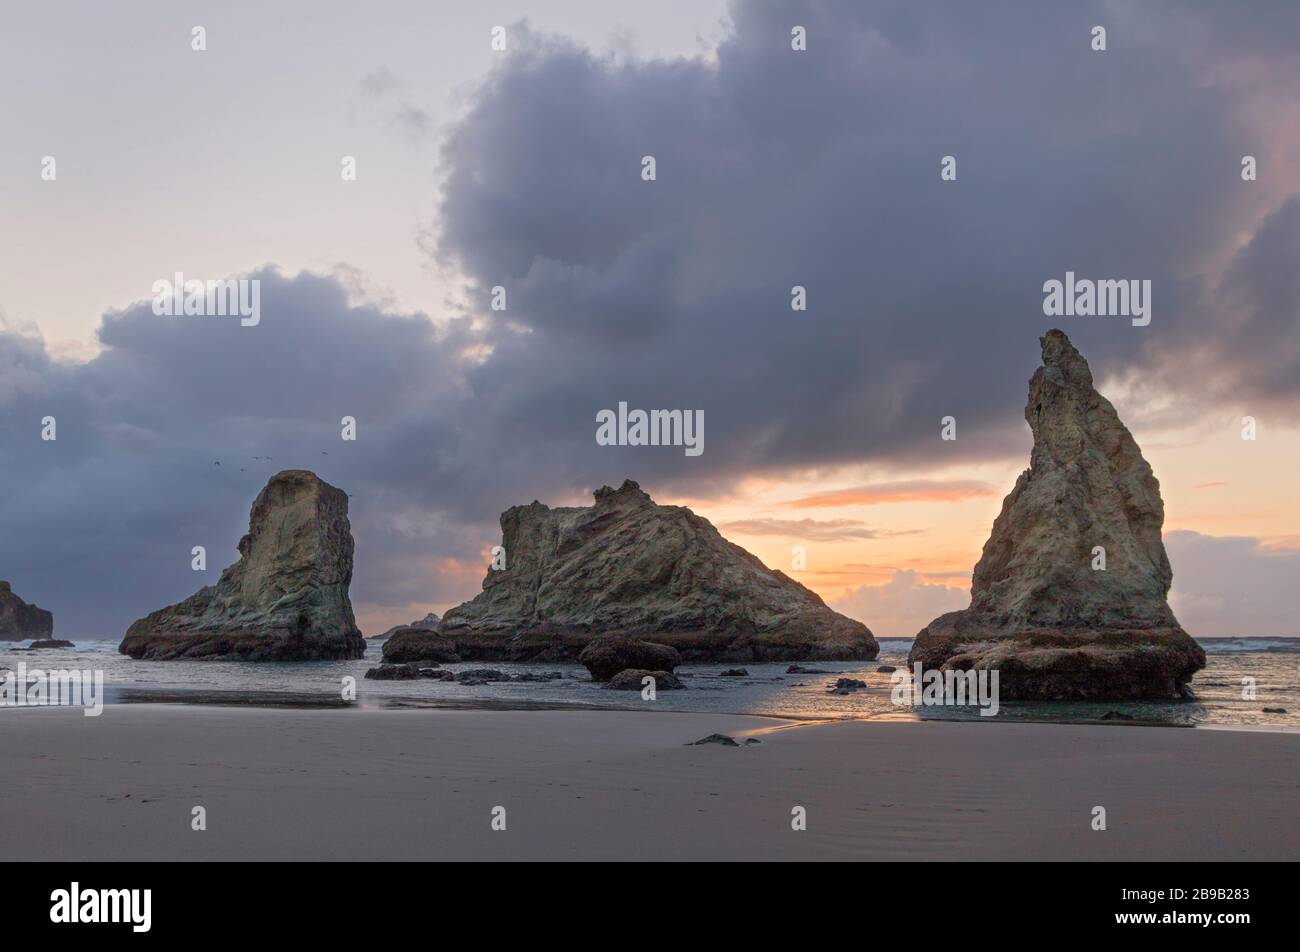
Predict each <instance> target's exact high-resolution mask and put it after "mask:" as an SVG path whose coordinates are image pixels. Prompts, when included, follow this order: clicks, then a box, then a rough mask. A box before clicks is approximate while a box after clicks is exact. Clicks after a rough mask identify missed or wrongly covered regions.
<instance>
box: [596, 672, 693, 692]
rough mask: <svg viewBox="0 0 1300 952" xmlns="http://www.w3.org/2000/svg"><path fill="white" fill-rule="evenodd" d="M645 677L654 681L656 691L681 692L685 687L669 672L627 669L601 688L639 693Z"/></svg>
mask: <svg viewBox="0 0 1300 952" xmlns="http://www.w3.org/2000/svg"><path fill="white" fill-rule="evenodd" d="M646 677H651V678H654V679H655V690H656V691H681V690H684V689H685V687H686V685H684V684H682V682H681V680H680V679H679V678H678V677H677V675H675V674H673V673H672V672H671V671H646V670H644V669H640V668H628V669H627V670H626V671H620V672H619V673H618V674H616V675H614V676H613V677H612V678H610V679H609V680H608V681H607V682H605V684H603V685H602V687H606V688H609V689H610V690H611V691H640V690H641V688H642V687H644V685H643V684H642V681H644V680H645V678H646Z"/></svg>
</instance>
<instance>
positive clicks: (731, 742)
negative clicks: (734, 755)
mask: <svg viewBox="0 0 1300 952" xmlns="http://www.w3.org/2000/svg"><path fill="white" fill-rule="evenodd" d="M701 744H721V745H722V746H723V747H739V746H740V745H739V744H737V743H736V739H735V738H734V737H728V736H727V735H726V734H710V735H709V736H708V737H701V738H700V739H699V740H695V741H691V742H690V743H689V744H687V745H686V746H687V747H699V746H700V745H701Z"/></svg>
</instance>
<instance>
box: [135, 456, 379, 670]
mask: <svg viewBox="0 0 1300 952" xmlns="http://www.w3.org/2000/svg"><path fill="white" fill-rule="evenodd" d="M352 549H353V543H352V528H351V526H350V524H349V523H348V497H347V493H345V492H343V491H342V490H340V489H336V488H335V487H333V486H331V485H329V484H328V483H326V482H324V481H323V480H321V479H320V477H318V476H317V475H316V474H315V473H313V472H310V471H308V470H303V469H291V470H285V471H284V472H281V473H277V474H276V475H275V476H272V477H271V481H270V482H268V483H267V484H266V487H265V488H264V489H263V490H262V491H261V492H260V493H259V494H258V496H257V500H256V501H255V502H254V503H253V509H252V512H251V513H250V515H249V519H248V535H246V536H244V537H243V538H242V539H240V541H239V561H238V562H236V563H235V564H234V565H232V566H230V567H229V568H228V569H226V570H225V571H224V572H222V573H221V580H220V581H219V582H217V584H216V585H209V586H208V587H206V588H203V589H200V590H199V591H198V592H197V593H195V594H194V595H191V596H190V597H189V598H187V599H186V600H185V601H183V602H181V603H179V604H177V605H171V606H169V607H167V608H163V609H160V610H158V611H156V612H154V613H153V614H151V615H149V616H147V617H145V618H141V619H140V620H139V621H137V622H136V623H135V624H133V625H132V626H131V627H130V628H129V629H127V632H126V637H125V638H124V639H123V641H122V644H121V646H120V648H119V649H118V650H120V651H121V652H122V653H123V654H127V655H130V656H131V657H133V658H144V659H147V660H156V661H161V660H170V659H174V658H224V659H229V660H240V661H314V660H328V659H338V658H360V657H361V656H362V655H363V654H364V653H365V647H366V646H365V641H364V640H363V639H362V637H361V632H360V631H358V630H357V625H356V621H355V620H354V619H353V617H352V603H351V602H350V601H349V600H348V586H349V585H350V584H351V583H352Z"/></svg>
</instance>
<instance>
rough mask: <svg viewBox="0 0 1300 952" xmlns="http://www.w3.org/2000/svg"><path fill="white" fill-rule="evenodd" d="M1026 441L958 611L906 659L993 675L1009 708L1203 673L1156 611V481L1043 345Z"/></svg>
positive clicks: (1194, 648)
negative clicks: (1026, 450) (1013, 701)
mask: <svg viewBox="0 0 1300 952" xmlns="http://www.w3.org/2000/svg"><path fill="white" fill-rule="evenodd" d="M1040 343H1041V345H1042V354H1043V365H1042V366H1041V367H1039V368H1038V370H1036V371H1035V372H1034V375H1033V377H1032V378H1031V379H1030V381H1029V399H1028V402H1027V403H1026V406H1025V419H1026V420H1027V421H1028V423H1029V426H1030V429H1031V430H1032V432H1033V436H1034V448H1033V452H1032V454H1031V457H1030V466H1029V469H1027V470H1025V471H1024V472H1023V473H1021V475H1020V478H1019V479H1018V480H1017V481H1016V485H1015V487H1014V488H1013V489H1012V490H1011V492H1010V494H1008V496H1007V497H1006V499H1005V500H1004V501H1003V504H1002V512H1001V513H1000V514H999V515H998V517H997V519H996V520H995V521H994V523H993V530H992V532H991V534H990V536H989V540H988V542H986V543H985V545H984V552H983V554H982V556H981V558H980V560H979V563H978V564H977V565H976V566H975V571H974V576H973V578H972V584H971V604H970V607H969V608H967V609H965V610H964V611H961V612H951V613H949V614H947V615H944V616H941V617H940V618H937V619H935V620H934V621H933V622H931V623H930V625H928V626H927V627H926V628H925V629H924V630H923V631H922V632H921V633H920V634H919V635H918V636H917V638H916V641H915V643H914V644H913V648H912V652H911V655H912V658H913V660H914V661H916V660H920V661H922V662H923V663H924V664H926V665H927V666H929V667H941V666H955V667H963V666H964V667H990V668H991V667H995V666H997V667H1000V668H1001V670H1002V671H1003V672H1004V673H1003V675H1002V684H1003V689H1002V690H1003V694H1004V696H1006V697H1008V698H1014V697H1060V698H1072V697H1080V698H1083V697H1110V698H1123V697H1168V696H1173V695H1177V694H1178V693H1179V692H1180V690H1181V688H1182V687H1183V685H1185V684H1186V683H1187V681H1188V680H1189V679H1190V678H1191V676H1192V674H1193V673H1194V672H1195V671H1197V670H1198V669H1199V668H1201V667H1204V665H1205V656H1204V652H1203V651H1202V650H1201V648H1200V647H1199V646H1198V645H1197V644H1196V643H1195V642H1194V641H1193V640H1192V639H1191V638H1190V637H1189V636H1188V635H1187V634H1186V632H1184V631H1183V630H1182V629H1181V628H1180V627H1178V621H1177V619H1175V618H1174V614H1173V612H1172V611H1171V610H1170V608H1169V604H1168V601H1167V600H1166V598H1167V595H1168V592H1169V586H1170V583H1171V581H1172V579H1173V573H1172V571H1171V569H1170V566H1169V559H1168V557H1167V555H1166V554H1165V547H1164V542H1163V541H1162V538H1161V527H1162V526H1163V524H1164V503H1163V502H1162V501H1161V498H1160V484H1159V482H1158V481H1157V480H1156V478H1155V474H1154V473H1153V472H1152V470H1151V466H1150V465H1149V464H1148V463H1147V461H1146V460H1145V459H1144V458H1143V457H1142V452H1141V450H1140V449H1139V448H1138V445H1137V442H1136V441H1135V440H1134V439H1133V436H1132V434H1131V433H1129V431H1128V428H1127V427H1125V426H1124V424H1123V423H1122V422H1121V421H1120V419H1119V415H1118V414H1117V413H1116V412H1115V408H1114V407H1113V406H1112V405H1111V403H1110V401H1108V400H1107V399H1106V398H1105V397H1103V396H1102V395H1101V394H1099V393H1098V392H1097V391H1096V389H1095V388H1094V385H1093V378H1092V371H1091V369H1090V368H1089V366H1088V362H1087V361H1086V360H1085V359H1084V358H1083V356H1082V355H1081V354H1080V353H1079V352H1078V350H1076V349H1075V347H1074V345H1073V344H1071V343H1070V340H1069V338H1068V337H1066V336H1065V334H1063V333H1062V332H1061V331H1059V330H1052V331H1049V332H1048V333H1047V334H1046V335H1044V336H1043V337H1042V338H1041V340H1040Z"/></svg>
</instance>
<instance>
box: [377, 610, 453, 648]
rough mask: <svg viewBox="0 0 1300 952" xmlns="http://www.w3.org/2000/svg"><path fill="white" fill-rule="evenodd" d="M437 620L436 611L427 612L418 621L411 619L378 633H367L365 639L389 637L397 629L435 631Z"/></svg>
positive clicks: (395, 632)
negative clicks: (408, 622) (405, 623)
mask: <svg viewBox="0 0 1300 952" xmlns="http://www.w3.org/2000/svg"><path fill="white" fill-rule="evenodd" d="M438 620H439V619H438V613H437V612H429V614H427V615H425V616H424V617H423V618H421V619H420V620H419V621H413V622H411V623H410V624H407V625H394V626H393V627H392V628H389V629H388V630H387V631H386V632H384V633H383V634H380V635H367V636H366V641H378V640H380V639H381V638H391V637H392V636H393V635H395V634H397V633H398V632H399V631H406V630H407V629H408V628H416V629H419V630H422V631H437V629H438Z"/></svg>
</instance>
